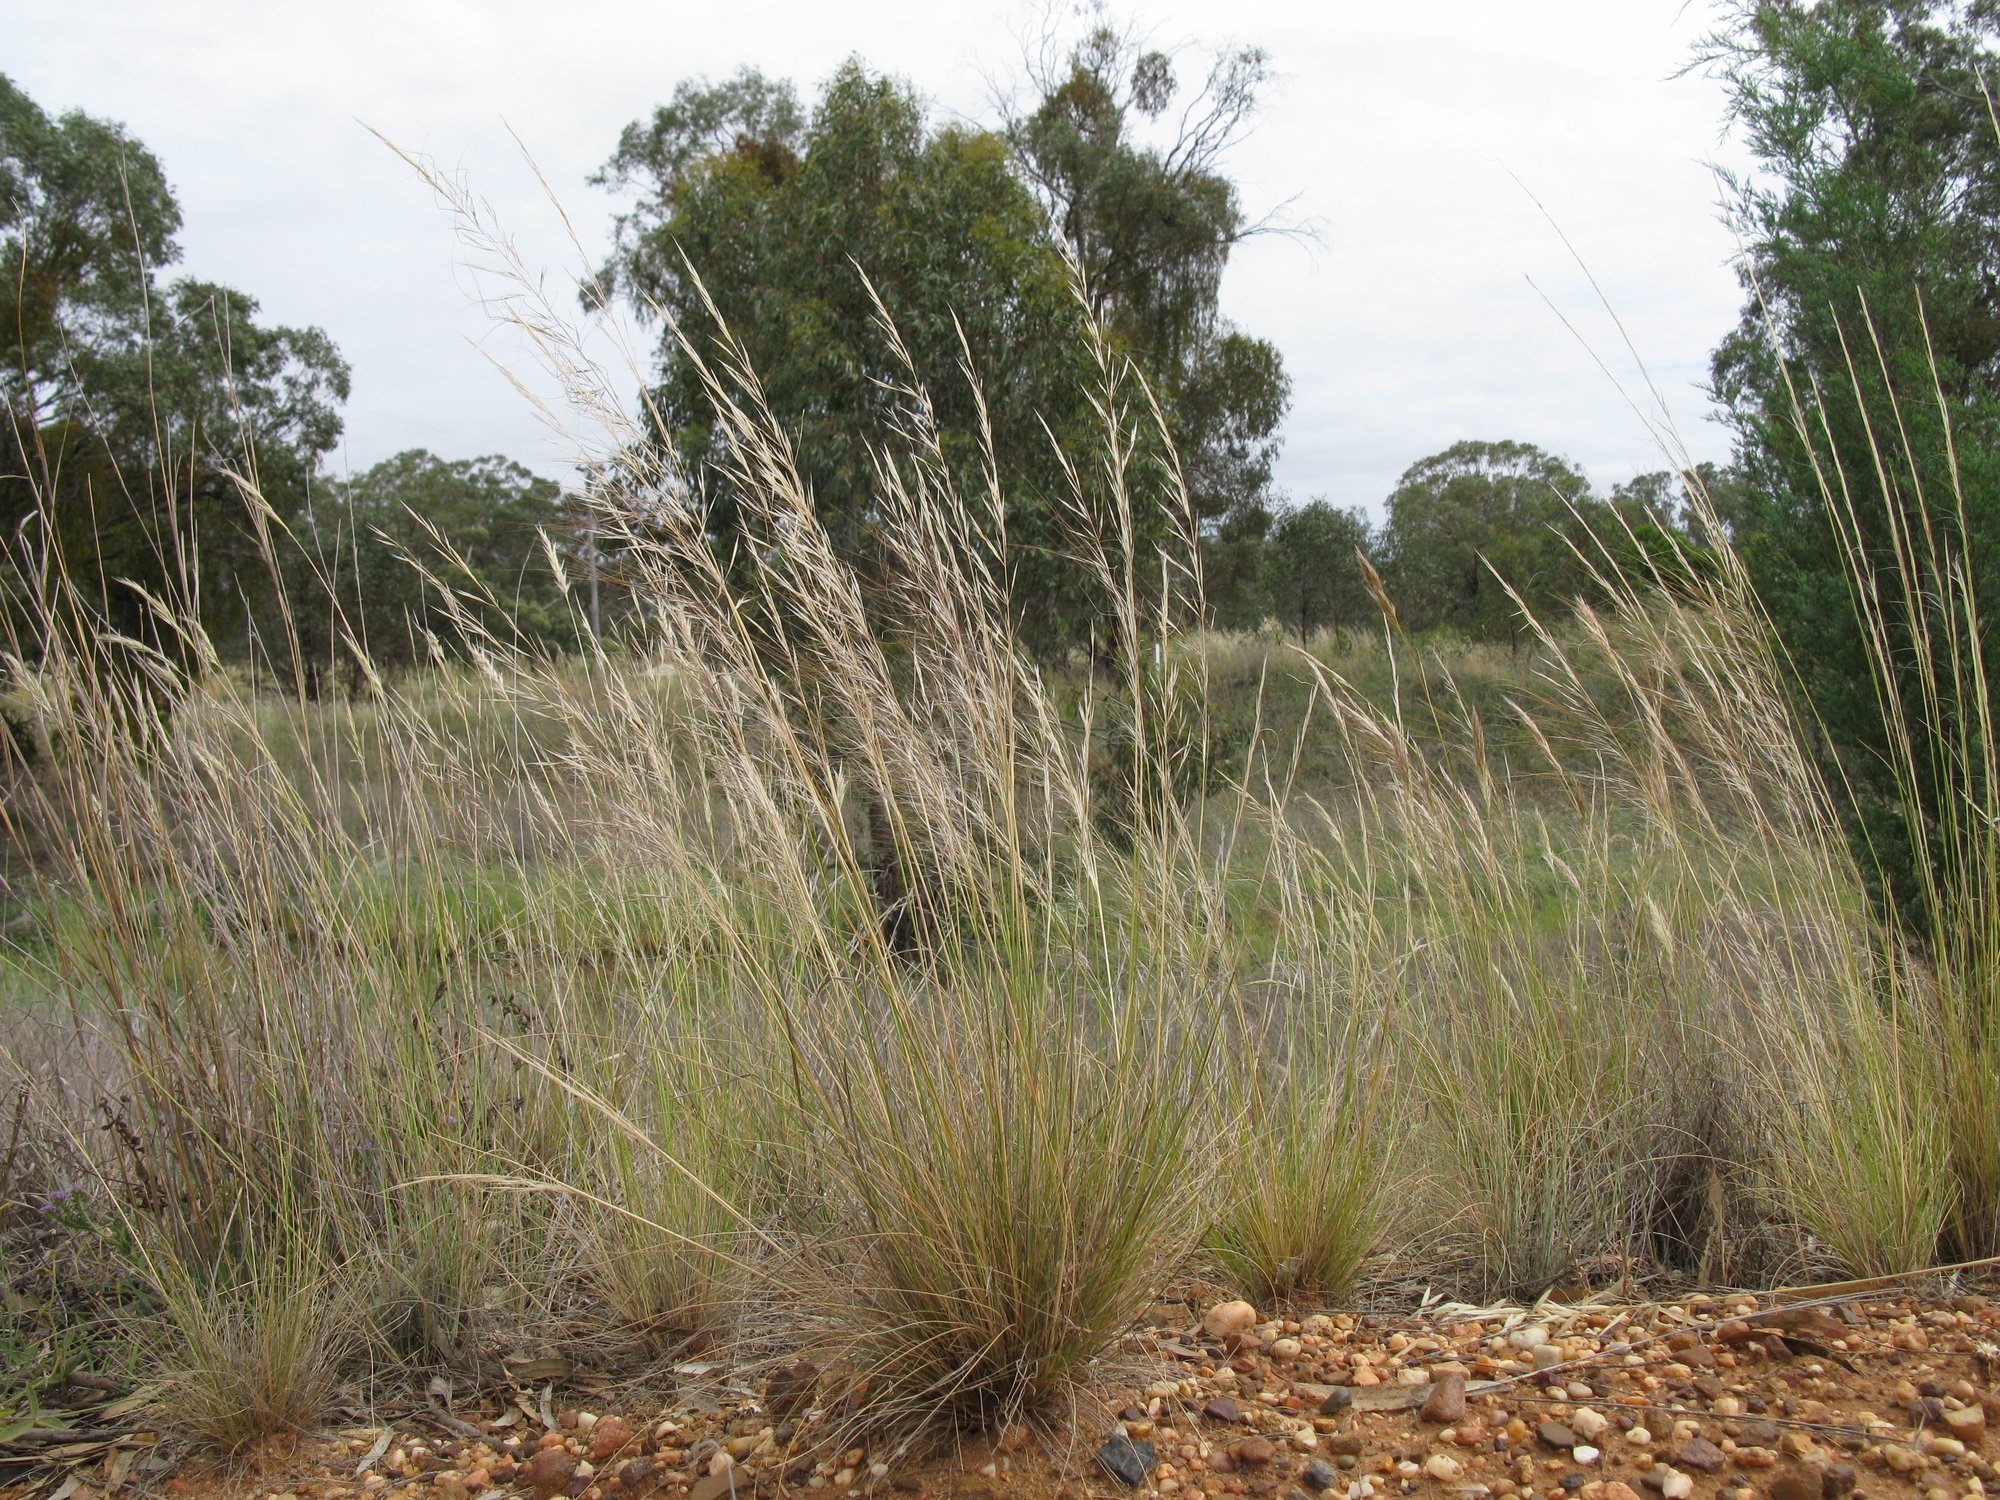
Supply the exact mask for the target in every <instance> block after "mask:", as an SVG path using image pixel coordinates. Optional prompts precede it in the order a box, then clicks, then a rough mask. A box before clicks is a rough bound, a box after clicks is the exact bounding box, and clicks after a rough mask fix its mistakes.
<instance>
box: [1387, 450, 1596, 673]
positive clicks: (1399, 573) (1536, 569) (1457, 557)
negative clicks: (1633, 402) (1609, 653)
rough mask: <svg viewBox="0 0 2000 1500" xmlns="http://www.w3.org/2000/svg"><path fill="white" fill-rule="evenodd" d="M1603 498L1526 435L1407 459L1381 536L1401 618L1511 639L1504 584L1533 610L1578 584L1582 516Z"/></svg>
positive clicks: (1559, 603)
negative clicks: (1525, 438)
mask: <svg viewBox="0 0 2000 1500" xmlns="http://www.w3.org/2000/svg"><path fill="white" fill-rule="evenodd" d="M1601 503H1602V502H1600V501H1597V500H1596V499H1595V498H1594V497H1593V495H1592V493H1591V489H1590V481H1589V480H1588V479H1586V478H1585V477H1584V476H1583V474H1582V473H1581V472H1580V471H1579V470H1577V469H1576V468H1575V467H1573V466H1572V465H1571V464H1569V463H1568V462H1566V461H1565V460H1563V459H1560V458H1557V457H1556V456H1554V455H1553V454H1550V453H1546V452H1544V451H1543V450H1542V449H1540V448H1537V447H1536V446H1534V445H1533V444H1532V443H1521V442H1462V443H1454V444H1453V445H1452V446H1451V447H1449V448H1447V449H1445V450H1444V451H1443V452H1442V453H1435V454H1432V455H1431V456H1430V457H1429V458H1425V459H1421V460H1419V461H1418V462H1417V463H1415V464H1412V465H1411V466H1410V467H1409V468H1408V469H1407V470H1405V471H1404V474H1403V477H1402V479H1401V480H1400V481H1398V483H1397V485H1396V488H1395V491H1394V492H1393V493H1392V494H1391V495H1390V496H1389V502H1388V506H1387V515H1386V517H1385V519H1384V523H1383V529H1382V538H1381V545H1382V552H1383V557H1384V565H1383V572H1384V575H1385V577H1386V578H1387V579H1388V582H1389V586H1390V592H1391V594H1392V595H1393V596H1394V597H1395V601H1396V608H1397V611H1398V613H1399V614H1400V616H1401V617H1402V620H1403V622H1404V624H1405V625H1407V626H1408V627H1409V628H1411V629H1414V630H1425V629H1433V628H1439V627H1442V628H1444V629H1448V630H1453V631H1456V632H1459V633H1460V634H1463V635H1465V636H1468V637H1471V638H1473V639H1479V640H1507V641H1511V640H1514V639H1515V638H1516V637H1517V635H1518V633H1519V630H1520V619H1519V607H1518V606H1517V605H1516V603H1515V602H1514V599H1513V598H1512V597H1511V596H1510V594H1509V592H1508V589H1509V588H1511V589H1512V590H1513V591H1514V592H1516V593H1518V594H1519V595H1520V596H1521V599H1522V601H1523V602H1524V603H1526V604H1527V605H1528V607H1529V608H1530V609H1533V610H1536V611H1537V612H1541V611H1543V610H1549V609H1559V608H1561V607H1563V606H1564V605H1566V604H1568V603H1569V602H1570V600H1572V599H1573V598H1574V597H1576V595H1577V594H1579V593H1580V592H1582V591H1583V589H1584V587H1585V585H1586V583H1587V581H1588V574H1587V571H1586V570H1585V568H1584V567H1583V565H1582V563H1581V562H1580V560H1579V559H1578V557H1577V553H1576V544H1577V543H1578V541H1579V540H1580V538H1579V535H1578V530H1577V528H1578V524H1579V514H1580V513H1581V514H1582V515H1583V516H1586V517H1587V516H1588V515H1589V514H1590V513H1591V512H1592V511H1593V510H1594V509H1595V508H1597V507H1599V506H1601ZM1496 573H1497V574H1498V575H1499V576H1498V577H1497V578H1496V577H1495V574H1496ZM1500 579H1505V580H1506V585H1507V586H1506V587H1503V586H1502V584H1501V582H1500Z"/></svg>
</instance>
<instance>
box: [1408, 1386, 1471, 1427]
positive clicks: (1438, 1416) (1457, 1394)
mask: <svg viewBox="0 0 2000 1500" xmlns="http://www.w3.org/2000/svg"><path fill="white" fill-rule="evenodd" d="M1417 1415H1418V1416H1419V1417H1422V1418H1423V1419H1424V1420H1425V1421H1426V1422H1437V1423H1441V1424H1445V1423H1452V1422H1457V1421H1460V1420H1461V1419H1463V1418H1464V1416H1465V1377H1464V1376H1463V1375H1447V1376H1445V1377H1444V1379H1442V1380H1440V1381H1439V1382H1438V1383H1437V1384H1436V1385H1434V1386H1432V1387H1431V1393H1430V1395H1429V1396H1427V1397H1425V1398H1424V1404H1423V1406H1422V1407H1421V1408H1420V1409H1419V1410H1418V1412H1417Z"/></svg>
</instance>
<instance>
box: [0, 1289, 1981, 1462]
mask: <svg viewBox="0 0 2000 1500" xmlns="http://www.w3.org/2000/svg"><path fill="white" fill-rule="evenodd" d="M1210 1312H1211V1309H1210V1308H1209V1307H1206V1306H1202V1305H1199V1304H1197V1305H1192V1306H1189V1305H1180V1304H1173V1303H1167V1304H1161V1305H1160V1306H1158V1307H1156V1308H1155V1309H1154V1311H1153V1314H1152V1316H1151V1317H1150V1318H1149V1320H1148V1326H1145V1327H1143V1328H1140V1329H1137V1330H1135V1331H1134V1332H1133V1334H1132V1335H1131V1336H1130V1337H1129V1339H1128V1340H1127V1348H1126V1349H1125V1351H1124V1354H1125V1356H1126V1358H1125V1359H1123V1360H1122V1361H1120V1362H1118V1368H1119V1369H1120V1374H1119V1375H1118V1376H1117V1377H1116V1378H1115V1379H1112V1378H1107V1379H1106V1381H1105V1382H1103V1383H1101V1385H1100V1387H1099V1388H1098V1389H1097V1390H1095V1391H1094V1392H1093V1393H1092V1395H1093V1396H1094V1397H1095V1398H1096V1399H1095V1401H1094V1402H1088V1403H1085V1404H1084V1405H1083V1406H1081V1407H1079V1408H1078V1409H1079V1410H1081V1411H1091V1410H1095V1411H1096V1412H1098V1413H1099V1415H1098V1416H1096V1417H1084V1418H1080V1419H1078V1420H1077V1421H1076V1422H1074V1423H1065V1424H1061V1425H1062V1426H1064V1427H1066V1428H1067V1429H1068V1430H1067V1431H1064V1432H1062V1433H1061V1434H1060V1438H1059V1439H1058V1438H1057V1437H1056V1436H1054V1435H1052V1434H1051V1433H1050V1432H1048V1431H1045V1430H1037V1429H1030V1428H1026V1427H1023V1428H1019V1429H1014V1430H1010V1431H1009V1432H1006V1433H1003V1434H1000V1435H999V1436H998V1437H994V1438H982V1439H979V1440H977V1441H975V1442H973V1443H970V1444H968V1445H966V1446H965V1447H963V1448H962V1449H960V1450H958V1451H957V1452H955V1453H953V1454H951V1455H950V1456H949V1457H948V1458H944V1459H937V1458H933V1459H931V1460H928V1461H925V1462H921V1463H918V1462H911V1461H899V1460H897V1459H895V1458H893V1457H890V1456H888V1455H885V1454H876V1453H870V1452H868V1451H866V1449H865V1448H847V1449H843V1450H841V1451H824V1450H823V1449H822V1448H820V1447H815V1446H813V1439H814V1434H815V1432H816V1431H822V1430H824V1424H822V1423H817V1422H815V1420H814V1412H815V1408H814V1407H813V1404H812V1403H813V1401H814V1399H815V1395H816V1393H815V1392H813V1391H811V1390H810V1389H803V1390H797V1391H791V1392H787V1391H786V1390H785V1389H784V1388H783V1381H782V1379H781V1380H780V1384H779V1386H778V1387H777V1388H773V1387H772V1386H771V1384H770V1383H769V1381H768V1380H759V1381H757V1382H755V1383H754V1384H736V1383H734V1382H733V1381H732V1374H731V1372H730V1371H729V1370H727V1369H726V1368H725V1367H723V1366H720V1365H716V1364H712V1363H710V1364H697V1365H692V1366H683V1367H681V1378H682V1380H683V1381H684V1390H683V1394H682V1395H681V1396H680V1397H679V1398H677V1399H675V1400H672V1401H660V1400H651V1401H647V1402H645V1403H643V1404H642V1403H639V1402H637V1401H634V1400H630V1399H628V1400H626V1401H623V1402H615V1403H609V1405H610V1409H609V1410H607V1409H605V1405H604V1404H597V1410H595V1411H593V1410H592V1409H591V1407H592V1405H593V1404H594V1403H592V1402H589V1401H584V1402H578V1401H577V1399H576V1397H575V1396H574V1395H573V1394H572V1395H571V1396H569V1397H567V1398H565V1396H564V1394H563V1392H562V1390H561V1388H560V1387H556V1388H555V1389H554V1390H553V1392H552V1398H551V1399H550V1400H549V1401H548V1402H547V1403H546V1411H547V1414H548V1415H549V1416H550V1417H553V1419H554V1424H553V1425H552V1426H545V1423H544V1417H543V1412H544V1409H545V1403H544V1401H543V1400H542V1399H541V1393H540V1391H539V1390H537V1389H534V1388H532V1387H529V1388H526V1389H523V1390H519V1391H517V1390H513V1389H508V1390H503V1391H496V1392H493V1393H491V1394H489V1395H487V1396H485V1397H483V1398H481V1399H479V1400H474V1401H469V1402H465V1401H462V1402H460V1403H459V1404H457V1405H456V1407H455V1408H454V1410H453V1411H452V1412H451V1413H449V1414H445V1413H443V1412H442V1410H441V1409H440V1410H438V1411H433V1412H430V1413H427V1414H425V1415H421V1416H416V1417H412V1418H410V1419H408V1420H406V1421H404V1422H401V1423H397V1424H394V1425H392V1426H390V1427H388V1428H364V1427H356V1428H350V1429H346V1430H343V1431H338V1432H332V1433H325V1434H319V1435H314V1436H310V1437H306V1438H301V1439H298V1440H296V1441H293V1442H289V1443H286V1444H282V1445H272V1446H267V1447H266V1448H264V1449H262V1450H260V1451H258V1452H256V1453H254V1454H252V1455H250V1456H248V1457H245V1458H239V1459H237V1460H234V1461H231V1462H228V1463H224V1462H220V1461H216V1460H212V1459H211V1460H201V1459H199V1458H190V1459H188V1460H187V1461H185V1462H183V1463H181V1464H180V1465H179V1467H178V1468H177V1469H175V1470H173V1471H171V1472H169V1473H166V1474H159V1473H148V1472H147V1465H146V1464H145V1463H144V1462H143V1461H141V1462H136V1463H135V1461H134V1459H133V1457H132V1455H133V1453H134V1452H135V1447H136V1446H137V1445H138V1444H141V1443H143V1441H144V1438H143V1435H141V1436H139V1437H137V1438H133V1437H128V1438H126V1439H124V1440H122V1441H121V1442H120V1443H118V1444H116V1445H112V1446H107V1447H106V1448H105V1449H104V1451H103V1452H102V1454H101V1456H100V1455H98V1454H94V1453H82V1454H74V1453H72V1454H66V1455H55V1454H52V1455H51V1458H52V1460H55V1461H52V1462H51V1463H50V1464H48V1465H47V1466H45V1467H44V1468H43V1469H42V1470H40V1471H39V1472H38V1473H37V1474H36V1475H35V1476H34V1477H33V1478H32V1479H31V1480H30V1481H29V1483H28V1484H26V1485H16V1486H14V1487H13V1488H12V1489H9V1490H6V1491H0V1495H4V1496H7V1497H10V1500H11V1497H13V1496H17V1495H18V1496H26V1495H28V1494H31V1493H40V1494H42V1495H44V1496H54V1495H55V1494H57V1493H58V1492H59V1491H62V1490H67V1494H65V1495H63V1496H62V1500H99V1497H100V1496H102V1495H104V1494H106V1493H107V1492H110V1491H115V1490H119V1489H122V1490H123V1492H124V1493H126V1494H130V1495H135V1496H136V1495H167V1496H185V1497H193V1500H259V1497H266V1496H277V1497H279V1500H285V1497H288V1496H289V1497H295V1500H373V1497H377V1496H379V1497H383V1500H389V1497H398V1500H404V1497H407V1500H521V1497H533V1500H558V1497H575V1500H727V1497H730V1496H731V1495H735V1496H741V1497H746V1500H747V1497H749V1496H752V1495H756V1496H780V1495H800V1496H810V1497H822V1500H849V1497H852V1496H862V1495H869V1494H882V1495H891V1494H893V1495H907V1496H911V1497H917V1500H923V1497H936V1500H944V1497H965V1500H972V1497H982V1496H983V1497H995V1500H998V1497H1004V1496H1023V1497H1029V1500H1085V1497H1100V1500H1109V1497H1114V1496H1132V1497H1150V1496H1157V1497H1162V1500H1219V1497H1222V1496H1235V1495H1244V1496H1249V1497H1256V1500H1262V1497H1267V1496H1268V1497H1276V1500H1297V1497H1312V1496H1315V1495H1323V1496H1325V1497H1326V1500H1360V1497H1362V1496H1364V1495H1372V1496H1374V1497H1377V1500H1391V1497H1402V1496H1416V1497H1425V1500H1428V1497H1438V1500H1446V1497H1449V1500H1479V1497H1485V1496H1493V1497H1516V1500H1529V1497H1538V1500H1563V1497H1566V1496H1569V1495H1575V1496H1576V1497H1577V1500H1654V1497H1655V1496H1663V1497H1664V1500H1674V1497H1675V1496H1677V1495H1687V1496H1693V1497H1697V1500H1709V1497H1713V1496H1717V1495H1720V1496H1722V1497H1723V1500H1751V1497H1752V1496H1753V1495H1754V1496H1770V1497H1771V1500H1843V1497H1845V1496H1847V1495H1850V1494H1852V1495H1859V1496H1876V1495H1897V1496H1902V1495H1910V1494H1918V1495H1923V1496H1924V1497H1926V1500H1958V1497H1960V1496H1969V1495H1978V1494H1984V1493H2000V1474H1996V1471H1995V1467H1994V1465H1993V1463H1992V1462H1991V1459H1992V1458H1993V1457H1994V1456H1995V1454H1996V1451H2000V1450H1996V1448H1995V1442H1996V1440H2000V1386H1996V1380H2000V1308H1996V1307H1995V1306H1994V1305H1992V1304H1991V1303H1989V1302H1988V1301H1987V1299H1986V1298H1985V1297H1984V1296H1981V1295H1977V1294H1971V1293H1968V1294H1965V1295H1957V1296H1950V1297H1919V1296H1916V1295H1913V1294H1909V1293H1905V1292H1899V1291H1896V1290H1884V1289H1881V1288H1874V1289H1867V1288H1863V1289H1860V1290H1847V1291H1844V1292H1835V1293H1834V1294H1832V1295H1817V1296H1815V1295H1811V1294H1806V1296H1805V1300H1795V1301H1792V1302H1788V1303H1783V1304H1774V1303H1773V1302H1772V1301H1771V1300H1770V1299H1759V1298H1755V1297H1750V1296H1725V1297H1715V1298H1695V1299H1692V1300H1689V1301H1684V1302H1679V1303H1669V1304H1656V1303H1655V1304H1645V1305H1640V1306H1633V1307H1623V1308H1620V1307H1612V1306H1603V1305H1589V1306H1583V1307H1556V1306H1543V1307H1540V1308H1537V1309H1532V1310H1526V1311H1523V1310H1520V1309H1514V1310H1492V1309H1488V1310H1478V1311H1475V1310H1472V1309H1466V1308H1449V1307H1448V1308H1442V1309H1439V1308H1432V1309H1431V1310H1429V1311H1428V1312H1424V1313H1417V1314H1410V1315H1403V1316H1367V1317H1356V1316H1355V1315H1352V1314H1332V1315H1328V1314H1317V1315H1313V1316H1308V1317H1303V1318H1289V1319H1284V1320H1276V1321H1264V1322H1259V1323H1257V1324H1255V1325H1253V1328H1252V1331H1250V1332H1248V1333H1247V1334H1243V1335H1240V1336H1239V1335H1237V1334H1235V1333H1225V1334H1222V1335H1218V1334H1217V1333H1216V1332H1214V1331H1213V1328H1214V1327H1215V1326H1219V1325H1220V1322H1221V1320H1210V1321H1211V1324H1212V1326H1211V1327H1210V1328H1204V1326H1203V1323H1204V1320H1205V1319H1207V1318H1208V1315H1209V1314H1210ZM1538 1345H1539V1347H1540V1348H1542V1349H1543V1350H1544V1351H1546V1352H1542V1353H1540V1354H1539V1355H1538V1354H1537V1353H1536V1347H1537V1346H1538ZM1538 1360H1539V1361H1540V1364H1541V1365H1542V1366H1544V1367H1545V1368H1537V1361H1538ZM1454 1376H1456V1377H1462V1379H1463V1382H1464V1384H1465V1392H1464V1395H1463V1397H1462V1401H1461V1400H1460V1399H1459V1398H1457V1396H1456V1388H1457V1384H1458V1382H1457V1381H1456V1380H1454V1379H1453V1378H1452V1377H1454ZM1433 1397H1435V1399H1433ZM773 1405H775V1406H777V1407H779V1408H781V1410H777V1411H774V1410H772V1409H771V1408H772V1406H773ZM1461 1408H1462V1412H1461ZM1119 1431H1122V1432H1123V1433H1124V1434H1126V1435H1127V1436H1129V1437H1130V1438H1131V1439H1133V1440H1134V1445H1135V1448H1136V1450H1137V1451H1139V1452H1140V1453H1142V1454H1143V1447H1140V1446H1139V1445H1144V1444H1151V1445H1152V1447H1153V1457H1154V1458H1155V1460H1156V1462H1155V1464H1154V1466H1153V1467H1152V1469H1151V1470H1150V1472H1149V1473H1148V1475H1147V1477H1146V1479H1145V1481H1144V1482H1143V1483H1142V1484H1140V1485H1138V1486H1134V1487H1127V1486H1126V1485H1124V1484H1122V1483H1120V1482H1119V1481H1118V1480H1117V1479H1115V1478H1114V1477H1113V1476H1112V1475H1111V1474H1110V1473H1109V1472H1108V1471H1107V1470H1106V1469H1105V1468H1103V1467H1102V1466H1101V1465H1100V1463H1099V1461H1098V1456H1097V1455H1098V1449H1099V1445H1100V1444H1101V1443H1102V1442H1103V1441H1104V1440H1105V1439H1106V1438H1107V1437H1108V1436H1111V1435H1113V1434H1114V1433H1115V1432H1119ZM1572 1440H1574V1442H1573V1444H1572ZM72 1446H74V1445H72ZM120 1453H123V1454H125V1455H127V1456H126V1457H124V1458H119V1457H118V1456H117V1455H118V1454H120Z"/></svg>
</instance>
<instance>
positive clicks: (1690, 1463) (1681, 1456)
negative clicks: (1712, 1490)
mask: <svg viewBox="0 0 2000 1500" xmlns="http://www.w3.org/2000/svg"><path fill="white" fill-rule="evenodd" d="M1674 1462H1675V1463H1676V1464H1679V1465H1680V1466H1681V1467H1682V1468H1684V1469H1697V1470H1699V1471H1700V1472H1702V1473H1703V1474H1713V1473H1715V1472H1716V1470H1718V1469H1720V1468H1721V1467H1722V1466H1723V1465H1724V1464H1726V1463H1728V1462H1729V1455H1727V1454H1726V1453H1724V1452H1723V1451H1722V1450H1721V1449H1720V1448H1718V1447H1716V1446H1715V1444H1713V1443H1711V1442H1710V1441H1709V1440H1708V1439H1707V1438H1699V1437H1691V1438H1689V1439H1688V1440H1687V1441H1686V1442H1685V1443H1683V1444H1681V1448H1680V1452H1678V1453H1676V1454H1675V1455H1674Z"/></svg>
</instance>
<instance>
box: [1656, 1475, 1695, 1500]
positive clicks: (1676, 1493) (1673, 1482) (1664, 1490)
mask: <svg viewBox="0 0 2000 1500" xmlns="http://www.w3.org/2000/svg"><path fill="white" fill-rule="evenodd" d="M1660 1493H1661V1494H1662V1495H1664V1496H1665V1497H1666V1500H1688V1496H1689V1495H1692V1494H1693V1493H1694V1481H1693V1480H1692V1479H1690V1478H1689V1477H1688V1476H1687V1475H1685V1474H1683V1473H1682V1472H1681V1471H1680V1470H1679V1469H1669V1470H1667V1476H1666V1478H1664V1479H1662V1480H1661V1481H1660Z"/></svg>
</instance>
